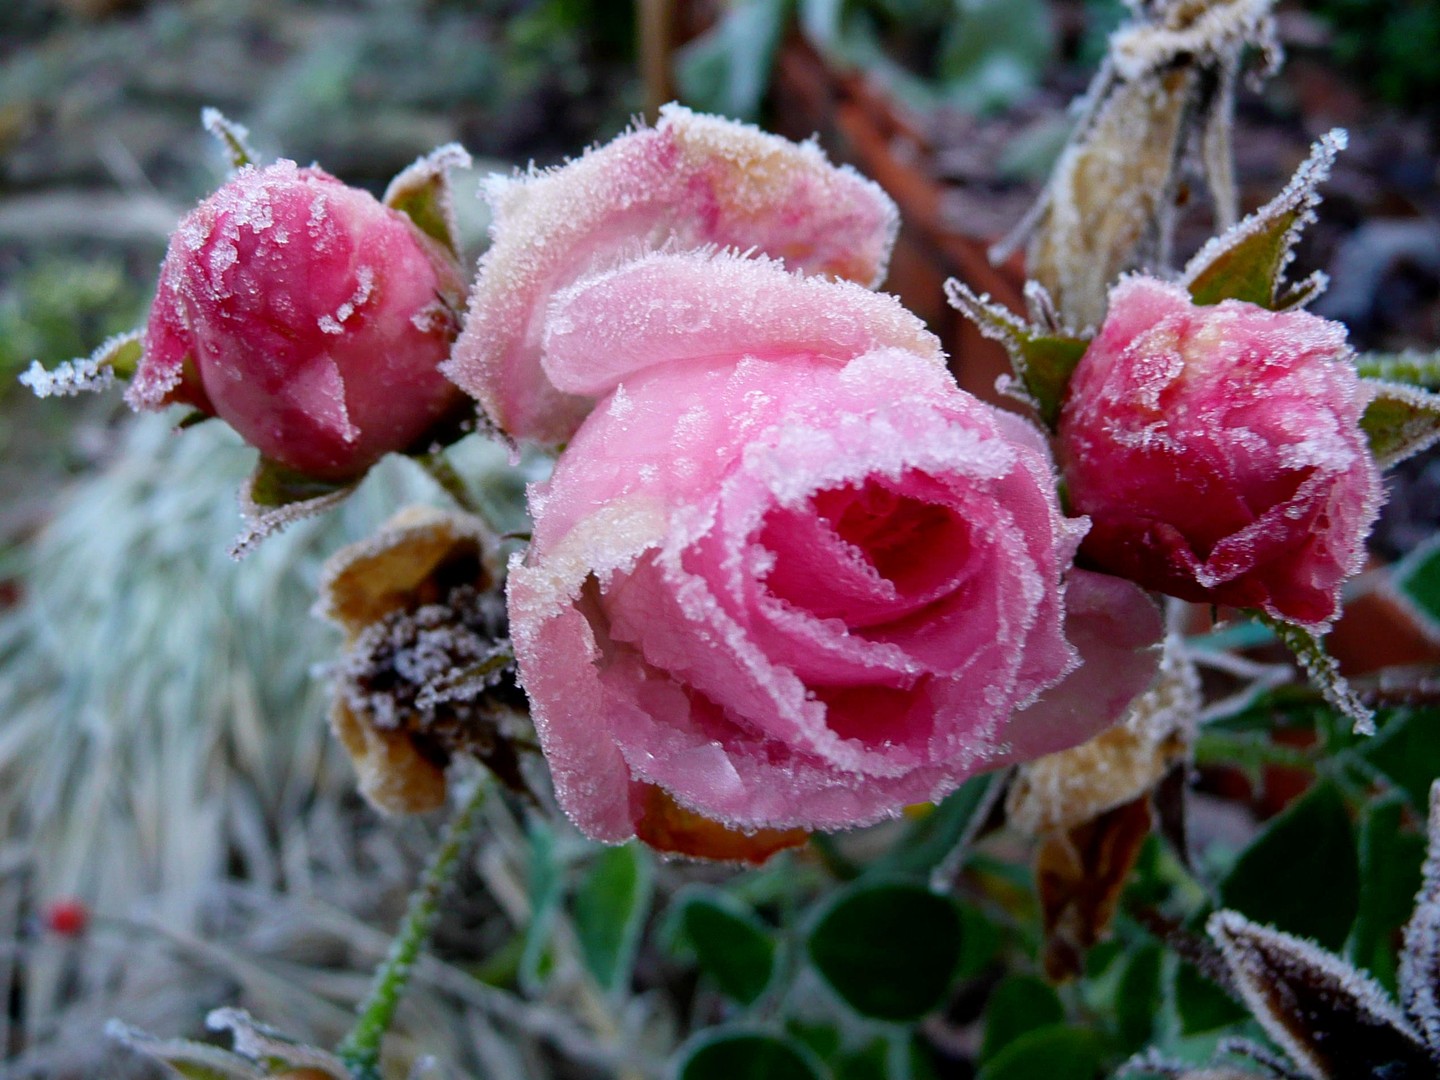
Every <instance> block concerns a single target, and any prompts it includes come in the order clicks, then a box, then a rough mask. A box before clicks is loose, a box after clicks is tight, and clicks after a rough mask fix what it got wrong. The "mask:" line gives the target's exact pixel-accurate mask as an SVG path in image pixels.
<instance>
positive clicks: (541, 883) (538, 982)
mask: <svg viewBox="0 0 1440 1080" xmlns="http://www.w3.org/2000/svg"><path fill="white" fill-rule="evenodd" d="M527 831H528V832H529V839H530V853H529V860H528V865H527V867H526V871H527V874H526V877H527V880H526V891H527V893H528V894H529V900H530V925H529V926H527V927H526V928H525V949H524V951H523V952H522V953H521V954H520V985H521V987H522V988H523V989H524V990H525V991H526V992H527V993H531V994H533V993H535V992H536V991H538V990H539V988H540V987H541V986H543V985H544V982H545V977H546V976H547V975H548V973H549V966H550V962H551V961H550V939H551V937H552V935H553V934H554V930H555V917H556V915H557V913H558V912H559V909H560V893H561V884H562V875H561V873H560V863H559V861H558V859H557V858H556V853H555V833H554V832H553V831H552V830H551V828H550V827H549V826H548V825H546V824H545V823H544V822H542V821H541V820H540V819H539V818H538V817H532V818H531V819H530V825H529V829H528V830H527Z"/></svg>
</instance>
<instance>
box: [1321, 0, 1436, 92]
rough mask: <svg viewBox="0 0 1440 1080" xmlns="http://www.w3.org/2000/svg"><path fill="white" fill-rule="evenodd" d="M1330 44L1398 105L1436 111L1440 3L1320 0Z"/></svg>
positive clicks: (1336, 54) (1427, 0) (1424, 0)
mask: <svg viewBox="0 0 1440 1080" xmlns="http://www.w3.org/2000/svg"><path fill="white" fill-rule="evenodd" d="M1314 10H1315V13H1316V14H1317V15H1319V16H1320V17H1321V18H1322V19H1324V20H1325V21H1326V22H1328V23H1329V24H1330V25H1331V27H1332V28H1333V29H1334V32H1335V36H1334V41H1333V42H1332V44H1331V45H1330V50H1331V52H1333V54H1334V57H1335V59H1336V60H1338V61H1339V62H1340V63H1341V64H1342V65H1344V66H1345V67H1347V68H1350V69H1351V70H1353V71H1355V72H1356V73H1357V74H1359V75H1360V77H1361V78H1362V79H1364V80H1365V82H1366V83H1367V84H1368V85H1369V87H1370V88H1371V89H1372V90H1373V92H1374V93H1375V94H1377V95H1378V96H1379V97H1380V98H1381V99H1382V100H1384V101H1386V102H1389V103H1390V104H1392V105H1398V106H1401V107H1403V108H1410V109H1421V110H1427V111H1433V109H1434V106H1435V98H1436V94H1437V92H1440V67H1437V66H1436V64H1435V57H1436V54H1437V53H1440V8H1437V7H1436V5H1435V4H1434V3H1431V2H1430V0H1315V5H1314Z"/></svg>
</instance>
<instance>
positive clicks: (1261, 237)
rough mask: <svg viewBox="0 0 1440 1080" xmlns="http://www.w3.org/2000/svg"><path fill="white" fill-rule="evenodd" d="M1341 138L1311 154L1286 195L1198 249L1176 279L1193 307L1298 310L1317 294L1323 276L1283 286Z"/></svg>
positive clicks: (1329, 137) (1335, 134) (1325, 139)
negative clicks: (1225, 303) (1227, 304)
mask: <svg viewBox="0 0 1440 1080" xmlns="http://www.w3.org/2000/svg"><path fill="white" fill-rule="evenodd" d="M1345 143H1346V135H1345V132H1344V131H1341V130H1339V129H1336V130H1334V131H1331V132H1329V133H1328V134H1326V135H1323V136H1321V138H1320V140H1319V141H1318V142H1316V143H1315V145H1314V146H1313V147H1311V149H1310V156H1309V157H1308V158H1307V159H1306V160H1305V162H1304V164H1302V165H1301V166H1300V168H1299V169H1297V170H1296V171H1295V175H1294V177H1292V178H1291V180H1290V182H1289V183H1288V184H1286V185H1285V189H1284V190H1283V191H1281V192H1280V194H1279V195H1277V196H1275V198H1273V199H1271V200H1270V201H1269V202H1268V203H1266V204H1265V205H1264V206H1262V207H1261V208H1260V209H1259V210H1256V211H1255V212H1254V213H1253V214H1251V215H1249V216H1248V217H1246V218H1245V219H1244V220H1242V221H1240V222H1238V223H1236V224H1235V225H1234V226H1232V227H1231V228H1230V229H1228V230H1226V231H1225V232H1224V233H1222V234H1221V235H1220V236H1217V237H1215V238H1214V239H1213V240H1211V241H1210V242H1209V243H1208V244H1206V245H1205V246H1204V247H1203V248H1201V249H1200V250H1199V251H1198V252H1197V253H1196V255H1195V257H1194V258H1193V259H1191V260H1190V262H1189V264H1188V265H1187V266H1186V267H1185V272H1184V274H1183V275H1182V276H1181V283H1182V284H1183V285H1184V286H1185V287H1186V288H1187V289H1188V290H1189V291H1190V296H1191V298H1192V299H1193V300H1194V301H1195V303H1197V304H1201V305H1209V304H1218V303H1220V302H1221V301H1222V300H1243V301H1245V302H1247V303H1251V304H1258V305H1259V306H1260V307H1263V308H1267V309H1269V310H1271V311H1279V310H1282V309H1284V308H1291V307H1297V306H1300V305H1303V304H1305V303H1307V302H1308V301H1309V300H1311V299H1313V298H1314V297H1315V296H1316V295H1318V294H1319V292H1320V290H1321V289H1322V288H1323V286H1324V280H1325V279H1324V278H1323V276H1311V277H1309V278H1307V279H1305V280H1304V281H1302V282H1299V283H1297V284H1296V285H1294V286H1293V287H1290V288H1287V287H1286V286H1285V268H1286V267H1287V266H1288V265H1289V264H1290V259H1291V256H1292V254H1293V252H1294V248H1295V243H1296V241H1297V240H1299V239H1300V233H1301V231H1302V230H1303V229H1304V228H1305V226H1306V225H1308V224H1309V223H1310V222H1311V221H1313V220H1315V206H1316V204H1318V203H1319V201H1320V195H1319V192H1318V188H1319V186H1320V185H1321V184H1322V183H1323V182H1324V181H1325V180H1326V178H1327V177H1329V175H1330V169H1331V167H1332V166H1333V165H1334V163H1335V155H1336V154H1338V153H1339V152H1340V151H1341V150H1343V149H1345Z"/></svg>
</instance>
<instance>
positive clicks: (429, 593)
mask: <svg viewBox="0 0 1440 1080" xmlns="http://www.w3.org/2000/svg"><path fill="white" fill-rule="evenodd" d="M497 546H498V544H497V540H496V538H495V537H494V535H493V534H492V533H491V532H490V530H489V528H488V527H487V526H486V525H485V524H484V523H483V522H482V521H480V520H479V519H477V518H474V517H472V516H470V515H467V514H460V513H454V512H447V511H442V510H437V509H434V508H432V507H425V506H412V507H408V508H406V509H405V510H402V511H401V512H400V513H399V514H397V515H396V516H395V517H393V518H391V519H390V521H388V522H386V524H385V525H383V526H382V527H381V528H380V530H379V531H378V532H377V533H376V534H375V535H374V536H371V537H370V538H368V539H366V540H362V541H360V542H358V543H355V544H351V545H349V546H348V547H345V548H343V549H341V550H340V551H338V552H336V553H335V554H334V555H333V556H331V558H330V560H329V561H328V562H327V563H326V564H325V568H324V570H323V572H322V576H321V583H320V599H319V601H318V603H317V604H316V609H315V610H316V614H318V615H321V616H323V617H324V618H327V619H329V620H330V621H332V622H334V623H337V624H338V625H339V626H340V627H342V628H343V629H344V631H345V637H346V641H345V651H344V655H343V656H342V658H341V660H340V663H339V664H338V665H337V668H336V675H335V693H334V699H333V702H332V705H331V711H330V721H331V725H332V727H333V728H334V731H335V734H336V735H337V736H338V737H339V739H340V742H341V744H342V745H343V746H344V747H345V749H346V751H347V752H348V753H349V754H350V757H351V758H352V759H353V760H354V762H355V768H356V771H357V772H358V773H359V777H360V791H361V794H363V795H364V796H365V798H366V799H368V800H369V801H370V803H371V804H372V805H374V806H375V807H376V808H377V809H379V810H382V811H385V812H387V813H422V812H424V811H427V810H434V809H437V808H438V807H440V806H441V805H442V804H443V803H444V801H445V769H446V767H447V766H448V765H449V763H450V761H451V760H452V759H453V758H454V757H456V756H457V755H468V756H472V757H475V758H477V759H479V760H480V761H482V762H483V763H484V764H486V765H487V766H488V767H489V768H490V769H491V770H492V771H494V772H495V773H496V774H497V775H498V776H500V778H501V779H502V780H504V781H505V782H507V783H509V784H511V786H517V787H519V786H523V782H522V780H521V778H520V774H519V769H518V762H517V760H516V753H515V748H514V745H513V743H512V741H511V738H510V736H511V734H512V733H513V730H512V729H513V726H514V724H515V722H516V720H517V719H518V718H519V717H521V716H522V715H523V713H524V695H523V693H522V692H521V691H520V689H519V687H518V686H517V685H516V683H515V679H514V664H513V659H514V658H513V653H512V651H511V647H510V639H509V636H508V627H507V625H506V616H505V597H504V594H503V593H502V591H501V588H500V574H499V569H498V566H499V563H498V557H497Z"/></svg>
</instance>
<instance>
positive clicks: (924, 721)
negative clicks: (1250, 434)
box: [509, 255, 1160, 841]
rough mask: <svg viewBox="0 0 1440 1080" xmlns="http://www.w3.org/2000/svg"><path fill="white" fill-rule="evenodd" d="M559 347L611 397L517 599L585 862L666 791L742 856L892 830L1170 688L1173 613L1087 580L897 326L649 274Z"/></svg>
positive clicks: (581, 310)
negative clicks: (776, 840)
mask: <svg viewBox="0 0 1440 1080" xmlns="http://www.w3.org/2000/svg"><path fill="white" fill-rule="evenodd" d="M701 280H703V281H705V282H706V283H707V288H706V289H705V290H703V291H701V292H698V293H697V291H696V289H695V288H694V285H695V283H696V282H697V281H701ZM545 351H546V359H547V363H549V364H550V365H551V369H552V370H553V371H554V372H556V373H558V377H557V383H559V384H561V385H565V384H567V382H569V381H571V380H573V385H576V386H580V385H587V383H586V382H585V380H586V378H588V377H590V376H593V375H594V374H595V372H596V371H597V370H603V371H604V372H605V373H606V374H605V378H608V379H613V380H615V381H616V382H618V384H619V385H617V386H616V389H615V390H614V391H613V392H612V393H611V394H609V396H608V397H606V398H605V399H604V400H602V401H601V402H600V404H599V405H598V406H597V407H596V409H595V411H594V412H592V413H591V414H590V416H589V417H588V419H587V420H586V421H585V422H584V424H583V425H582V426H581V428H580V430H579V431H578V433H577V434H576V435H575V437H574V439H573V441H572V442H571V443H570V445H569V446H568V448H567V449H566V450H565V452H564V454H563V455H562V456H561V458H560V461H559V463H558V464H557V466H556V470H555V473H554V475H553V476H552V477H551V479H550V480H549V481H548V482H547V483H546V484H545V485H542V486H540V487H539V488H537V489H535V490H533V491H532V495H531V506H532V511H533V513H534V517H535V532H534V541H533V543H532V545H531V548H530V551H529V553H528V555H527V556H526V558H525V560H524V561H523V563H522V562H519V561H518V560H517V561H516V562H515V563H514V564H513V565H512V567H511V573H510V583H509V604H510V619H511V632H512V634H513V636H514V640H515V645H516V653H517V656H518V659H519V664H520V674H521V678H522V681H523V683H524V685H525V688H526V690H527V692H528V693H529V695H530V698H531V701H532V705H533V711H534V717H535V721H536V725H537V728H538V730H539V733H540V737H541V740H542V743H543V745H544V748H545V752H546V755H547V757H548V759H549V762H550V765H551V768H552V771H553V775H554V777H555V782H556V788H557V793H558V795H559V798H560V801H561V804H562V805H563V806H564V808H565V809H566V811H567V812H568V813H569V814H570V816H571V817H572V818H573V819H574V820H575V821H576V823H577V824H578V825H579V826H580V827H581V828H582V829H583V830H584V831H585V832H586V833H588V834H589V835H591V836H593V837H596V838H599V839H603V840H611V841H618V840H622V839H624V838H627V837H629V836H631V835H632V834H634V832H635V831H636V828H637V825H643V824H645V822H644V821H643V819H644V818H645V816H646V814H647V812H648V811H649V809H650V808H651V806H652V804H653V798H652V796H653V792H654V791H655V788H657V787H658V788H660V789H662V790H663V791H664V792H665V793H666V794H667V795H668V797H669V798H671V799H673V800H674V801H675V802H676V803H678V804H679V805H680V806H682V807H684V808H686V809H688V810H692V811H695V812H697V813H699V814H702V815H704V816H706V817H709V818H712V819H716V820H719V821H722V822H724V823H726V824H728V825H730V826H733V827H737V828H741V829H745V830H753V829H762V828H777V829H784V828H792V827H797V826H798V827H805V828H821V829H828V828H837V827H842V826H847V825H858V824H864V823H867V822H872V821H875V820H877V819H879V818H882V817H885V816H887V815H891V814H894V813H896V812H897V811H898V810H899V809H900V808H901V807H902V806H904V805H906V804H908V803H913V802H919V801H924V800H930V799H938V798H940V797H942V796H943V795H945V794H946V793H947V792H949V791H951V790H952V789H953V788H955V787H956V786H957V785H958V784H959V783H960V781H961V780H963V779H964V778H965V777H967V776H969V775H971V774H973V773H976V772H978V771H980V770H983V769H988V768H992V767H994V766H996V765H998V764H1001V763H1003V762H1007V761H1012V760H1016V759H1023V758H1030V757H1035V756H1037V755H1040V754H1044V753H1048V752H1050V751H1053V750H1057V749H1060V748H1062V747H1068V746H1071V745H1074V744H1075V743H1078V742H1081V741H1083V740H1084V739H1086V738H1088V737H1089V736H1090V735H1092V734H1094V733H1095V732H1096V731H1098V730H1100V729H1101V728H1104V727H1106V726H1107V725H1108V724H1110V723H1111V722H1112V721H1113V720H1115V719H1116V718H1117V716H1118V715H1119V714H1120V712H1121V711H1122V709H1123V708H1124V707H1125V706H1126V705H1127V704H1128V703H1129V701H1130V700H1131V698H1132V697H1133V696H1134V695H1135V694H1137V693H1138V692H1140V691H1141V690H1143V689H1144V688H1145V687H1146V685H1147V684H1148V683H1149V681H1150V679H1151V677H1152V675H1153V673H1154V671H1155V666H1156V658H1155V656H1154V655H1153V650H1151V649H1149V648H1148V646H1150V645H1151V644H1152V643H1154V642H1155V641H1156V640H1157V639H1158V637H1159V634H1160V626H1159V621H1158V617H1157V614H1156V611H1155V608H1154V606H1153V605H1152V604H1151V603H1150V602H1149V601H1148V600H1147V599H1146V598H1145V596H1144V594H1143V593H1142V592H1141V591H1140V590H1139V589H1138V588H1136V587H1135V586H1133V585H1131V584H1129V583H1127V582H1123V581H1120V580H1119V579H1116V578H1110V577H1106V576H1103V575H1099V574H1093V573H1087V572H1084V571H1073V570H1071V569H1070V560H1071V556H1072V555H1073V553H1074V550H1075V547H1076V544H1077V543H1078V541H1079V537H1080V535H1081V533H1082V532H1083V531H1084V523H1083V522H1082V521H1077V520H1073V519H1066V518H1065V517H1064V516H1062V514H1061V512H1060V509H1059V507H1058V504H1057V501H1056V496H1055V492H1054V487H1055V477H1054V472H1053V467H1052V464H1051V461H1050V458H1049V456H1048V452H1047V450H1046V447H1045V445H1044V443H1043V441H1042V439H1041V437H1040V435H1039V433H1038V431H1037V430H1036V429H1034V428H1033V427H1031V426H1030V425H1029V424H1027V423H1025V422H1024V421H1022V420H1020V419H1019V418H1017V417H1015V416H1013V415H1011V414H1008V413H1005V412H1001V411H999V410H996V409H993V408H991V407H989V406H987V405H985V404H982V403H981V402H979V401H978V400H976V399H975V398H973V397H970V396H969V395H967V394H965V393H963V392H962V391H960V390H959V389H958V388H957V387H956V386H955V384H954V381H953V380H952V379H951V377H950V375H949V374H948V372H947V371H946V369H945V367H944V365H943V363H942V360H941V355H940V353H939V350H938V348H937V346H936V343H935V341H934V339H933V337H931V336H930V335H929V334H928V333H926V332H925V330H924V328H923V327H922V326H921V325H920V323H919V322H918V321H917V320H916V319H915V318H914V317H913V316H911V315H909V314H908V313H906V312H905V311H904V310H903V309H902V308H901V307H900V306H899V305H898V303H896V302H895V301H894V300H893V299H892V298H890V297H886V296H879V295H876V294H874V293H870V292H868V291H867V290H864V289H862V288H859V287H858V286H854V285H850V284H848V283H832V282H826V281H821V280H817V279H813V278H812V279H802V278H798V277H796V276H794V275H791V274H787V273H785V272H784V271H782V270H780V269H778V268H776V267H775V266H773V265H770V264H767V263H764V262H756V261H751V260H742V259H725V258H721V259H712V258H706V257H702V256H684V255H659V256H651V257H649V258H647V259H642V260H640V261H638V262H636V263H633V264H630V265H628V266H625V267H621V268H619V269H617V270H615V271H613V272H611V273H609V274H606V275H601V276H599V277H596V278H592V279H589V280H587V281H586V282H583V283H581V284H580V285H578V286H576V287H575V288H574V289H572V290H569V291H567V292H566V293H565V294H563V295H561V296H560V297H557V300H556V304H555V306H554V308H553V310H552V317H551V320H550V332H549V334H548V335H547V337H546V339H545ZM1082 657H1083V658H1084V659H1085V660H1086V663H1085V665H1084V666H1083V667H1079V668H1078V670H1077V664H1078V663H1079V661H1080V660H1081V658H1082ZM642 831H643V830H642Z"/></svg>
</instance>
